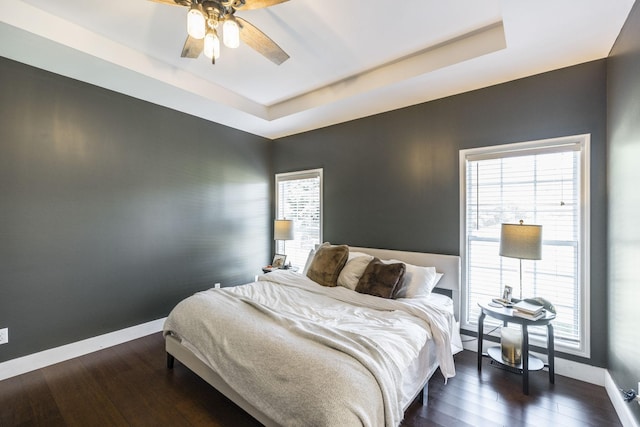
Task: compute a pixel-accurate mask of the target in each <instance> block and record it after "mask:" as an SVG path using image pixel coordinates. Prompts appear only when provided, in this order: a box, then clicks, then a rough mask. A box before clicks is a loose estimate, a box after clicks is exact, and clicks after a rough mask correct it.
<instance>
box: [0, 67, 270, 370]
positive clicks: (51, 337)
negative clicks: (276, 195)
mask: <svg viewBox="0 0 640 427" xmlns="http://www.w3.org/2000/svg"><path fill="white" fill-rule="evenodd" d="M0 111H1V112H2V114H1V115H0V198H1V199H0V242H1V243H0V327H9V336H10V342H9V344H7V345H2V346H0V361H5V360H8V359H12V358H14V357H17V356H21V355H25V354H29V353H33V352H37V351H39V350H43V349H47V348H51V347H55V346H59V345H63V344H66V343H70V342H74V341H78V340H81V339H84V338H88V337H92V336H96V335H99V334H102V333H106V332H110V331H113V330H118V329H121V328H124V327H127V326H131V325H136V324H140V323H143V322H146V321H150V320H154V319H158V318H161V317H164V316H166V315H167V314H168V312H169V310H170V309H171V308H172V307H173V306H174V305H175V304H176V303H177V302H178V301H179V300H180V299H181V298H183V297H185V296H187V295H189V294H192V293H193V292H195V291H197V290H200V289H203V288H208V287H211V286H213V283H214V282H222V283H223V285H232V284H237V283H240V282H246V281H247V280H248V279H252V278H253V275H254V274H255V272H256V271H257V269H258V267H259V266H260V265H263V264H264V263H265V262H266V261H267V260H268V259H269V254H270V247H271V244H272V242H271V240H270V239H269V236H270V233H271V228H270V227H271V226H270V222H271V217H272V213H271V201H270V191H271V190H270V186H271V185H272V184H271V182H272V181H273V179H272V176H273V175H272V170H271V163H270V158H271V142H270V141H269V140H266V139H264V138H260V137H256V136H254V135H250V134H247V133H244V132H240V131H237V130H233V129H230V128H227V127H225V126H222V125H217V124H214V123H211V122H208V121H205V120H201V119H198V118H195V117H192V116H188V115H186V114H182V113H178V112H176V111H173V110H169V109H166V108H162V107H159V106H156V105H153V104H149V103H146V102H143V101H140V100H137V99H133V98H130V97H127V96H124V95H121V94H117V93H114V92H110V91H108V90H104V89H100V88H97V87H95V86H91V85H88V84H84V83H81V82H78V81H75V80H71V79H67V78H64V77H61V76H58V75H54V74H51V73H48V72H45V71H42V70H38V69H35V68H31V67H28V66H26V65H23V64H19V63H16V62H12V61H9V60H7V59H4V58H0Z"/></svg>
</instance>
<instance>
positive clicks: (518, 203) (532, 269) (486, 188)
mask: <svg viewBox="0 0 640 427" xmlns="http://www.w3.org/2000/svg"><path fill="white" fill-rule="evenodd" d="M586 143H587V141H586V138H585V140H584V141H582V140H581V141H577V142H576V139H575V137H574V138H569V139H567V140H553V144H550V143H549V141H541V142H540V143H539V144H536V143H525V144H513V145H507V146H502V147H494V148H493V149H489V150H487V149H479V150H465V152H464V168H465V170H464V176H463V180H464V186H465V188H464V192H465V200H464V206H463V210H464V221H465V224H464V230H465V232H464V242H463V246H464V247H463V249H464V251H463V253H464V259H465V268H466V272H465V273H466V274H465V276H466V295H465V304H466V307H465V309H466V310H465V311H466V321H467V325H477V319H478V316H479V314H480V311H479V308H478V303H479V302H486V301H490V300H491V298H494V297H497V296H500V295H501V294H502V290H503V289H504V286H505V285H509V286H511V287H513V289H514V296H515V297H519V287H520V276H519V272H520V270H519V269H520V261H519V260H518V259H515V258H507V257H501V256H499V254H498V252H499V246H500V226H501V224H502V223H513V224H517V223H518V222H519V221H520V220H523V221H524V223H525V224H539V225H542V239H543V241H542V259H541V260H537V261H532V260H522V286H523V292H522V293H523V297H525V298H532V297H543V298H545V299H547V300H549V301H550V302H551V303H553V305H554V306H555V307H556V309H557V318H556V321H555V322H554V327H555V335H556V342H560V343H561V346H562V345H564V346H566V347H567V348H570V349H574V350H577V353H582V352H583V351H584V344H585V343H584V340H585V337H586V334H585V333H586V328H587V316H586V315H585V309H586V307H587V304H586V298H588V295H587V289H588V278H587V277H585V276H586V275H585V274H584V272H585V269H586V268H587V266H586V265H585V264H586V256H587V253H588V251H587V250H586V247H585V245H586V244H587V242H588V239H587V238H586V237H585V236H586V232H587V230H586V218H587V217H588V216H587V215H586V212H584V209H587V208H586V206H587V203H585V200H584V197H583V195H585V194H587V193H586V191H585V186H586V185H587V180H586V179H585V174H584V172H585V170H584V169H585V167H584V164H583V163H584V160H583V159H585V158H586V157H585V156H584V151H585V144H586ZM534 332H535V331H534Z"/></svg>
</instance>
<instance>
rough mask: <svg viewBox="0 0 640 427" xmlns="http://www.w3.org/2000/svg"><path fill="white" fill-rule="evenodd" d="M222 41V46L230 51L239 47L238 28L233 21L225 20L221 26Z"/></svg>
mask: <svg viewBox="0 0 640 427" xmlns="http://www.w3.org/2000/svg"><path fill="white" fill-rule="evenodd" d="M222 39H223V41H224V45H225V46H226V47H229V48H231V49H235V48H237V47H238V46H240V28H239V27H238V23H237V22H236V21H234V20H233V19H227V20H225V21H224V24H222Z"/></svg>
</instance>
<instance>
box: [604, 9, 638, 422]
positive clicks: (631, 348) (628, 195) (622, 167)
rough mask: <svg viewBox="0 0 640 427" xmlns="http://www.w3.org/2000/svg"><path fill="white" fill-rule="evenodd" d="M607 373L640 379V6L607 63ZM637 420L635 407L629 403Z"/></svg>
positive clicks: (623, 384)
mask: <svg viewBox="0 0 640 427" xmlns="http://www.w3.org/2000/svg"><path fill="white" fill-rule="evenodd" d="M607 65H608V67H607V81H608V87H607V93H608V116H607V126H608V130H607V133H608V135H607V140H608V157H609V165H608V173H609V266H610V268H609V372H610V373H611V377H612V378H613V380H614V381H615V383H616V385H617V386H618V387H619V388H624V389H629V388H633V389H634V390H637V388H638V381H640V344H639V343H640V332H639V331H640V329H639V328H638V325H640V309H639V303H640V279H639V278H638V277H639V276H638V261H639V260H640V258H639V257H638V255H639V254H640V221H638V216H639V212H640V190H639V189H638V183H640V167H638V160H639V159H640V5H638V3H636V4H635V5H634V7H633V9H632V11H631V13H630V15H629V17H628V18H627V22H626V24H625V26H624V27H623V29H622V31H621V33H620V35H619V37H618V40H617V41H616V43H615V45H614V47H613V50H612V51H611V55H610V57H609V59H608V61H607ZM629 407H630V409H631V411H633V414H634V416H635V418H636V420H637V421H638V422H640V407H639V406H638V405H636V404H634V403H632V404H629Z"/></svg>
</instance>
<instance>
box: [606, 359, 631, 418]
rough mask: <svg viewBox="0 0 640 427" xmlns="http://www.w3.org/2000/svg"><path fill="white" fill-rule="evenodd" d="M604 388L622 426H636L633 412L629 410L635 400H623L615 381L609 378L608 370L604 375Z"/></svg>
mask: <svg viewBox="0 0 640 427" xmlns="http://www.w3.org/2000/svg"><path fill="white" fill-rule="evenodd" d="M604 388H605V390H607V394H608V395H609V400H611V403H612V404H613V408H614V409H615V410H616V413H617V414H618V418H620V422H621V423H622V425H623V426H624V427H638V423H637V421H636V418H635V417H634V415H633V413H632V412H631V407H630V406H631V405H637V404H638V403H637V402H629V403H627V402H625V401H624V398H623V397H622V393H621V392H620V390H619V389H618V387H617V386H616V383H615V382H614V381H613V378H611V375H610V374H609V371H607V372H606V373H605V375H604Z"/></svg>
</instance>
